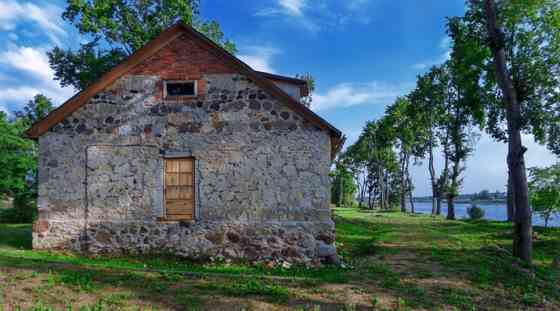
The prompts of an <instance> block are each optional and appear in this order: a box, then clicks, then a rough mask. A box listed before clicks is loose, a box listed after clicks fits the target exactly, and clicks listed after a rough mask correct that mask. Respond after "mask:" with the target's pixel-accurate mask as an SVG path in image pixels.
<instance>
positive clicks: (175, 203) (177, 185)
mask: <svg viewBox="0 0 560 311" xmlns="http://www.w3.org/2000/svg"><path fill="white" fill-rule="evenodd" d="M194 198H195V189H194V159H193V158H181V159H165V214H166V218H167V219H169V220H192V219H194V206H195V205H194Z"/></svg>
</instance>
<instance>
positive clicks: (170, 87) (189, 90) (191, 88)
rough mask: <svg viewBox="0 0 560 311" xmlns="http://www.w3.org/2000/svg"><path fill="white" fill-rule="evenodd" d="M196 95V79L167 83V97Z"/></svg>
mask: <svg viewBox="0 0 560 311" xmlns="http://www.w3.org/2000/svg"><path fill="white" fill-rule="evenodd" d="M170 96H196V82H195V81H179V82H166V83H165V97H170Z"/></svg>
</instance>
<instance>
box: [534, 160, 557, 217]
mask: <svg viewBox="0 0 560 311" xmlns="http://www.w3.org/2000/svg"><path fill="white" fill-rule="evenodd" d="M529 174H530V175H529V176H530V181H529V191H530V199H531V206H532V207H533V211H535V212H536V213H537V214H540V215H541V216H542V217H543V218H544V221H545V227H546V226H548V221H549V219H550V217H551V216H552V215H554V214H557V213H560V164H555V165H552V166H550V167H545V168H538V167H532V168H530V169H529Z"/></svg>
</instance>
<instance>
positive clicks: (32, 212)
mask: <svg viewBox="0 0 560 311" xmlns="http://www.w3.org/2000/svg"><path fill="white" fill-rule="evenodd" d="M36 218H37V206H36V201H35V200H34V199H33V198H31V197H30V196H28V195H17V196H16V197H15V198H14V202H13V207H11V208H6V209H0V223H5V224H29V223H32V222H33V221H35V219H36Z"/></svg>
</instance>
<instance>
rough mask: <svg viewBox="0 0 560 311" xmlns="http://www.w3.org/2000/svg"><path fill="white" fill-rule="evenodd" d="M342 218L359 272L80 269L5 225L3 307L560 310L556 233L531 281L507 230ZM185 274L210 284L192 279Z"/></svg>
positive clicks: (103, 265)
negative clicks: (515, 255) (512, 249)
mask: <svg viewBox="0 0 560 311" xmlns="http://www.w3.org/2000/svg"><path fill="white" fill-rule="evenodd" d="M335 214H336V218H335V220H336V223H337V243H338V248H339V251H340V252H341V254H343V256H344V259H345V261H346V262H348V263H349V264H350V265H351V266H352V269H339V268H322V269H305V268H292V269H269V268H266V267H262V266H252V265H243V264H235V265H233V264H231V265H228V264H224V263H218V264H208V265H201V264H195V263H189V262H185V261H180V260H177V259H174V258H162V257H152V258H85V257H81V256H77V255H73V254H69V253H60V252H39V251H32V250H30V249H29V247H30V226H29V225H0V306H1V305H2V304H3V305H4V306H6V310H11V308H12V307H13V306H21V307H22V309H23V310H27V309H29V308H31V307H35V308H36V309H33V310H50V309H49V308H52V309H53V310H59V309H62V308H65V307H66V306H70V305H72V306H74V307H75V308H74V309H75V310H97V311H100V310H119V309H122V310H143V309H147V310H150V309H157V310H185V309H224V310H227V309H232V308H233V309H243V308H245V309H262V310H275V309H279V310H281V309H302V310H341V309H342V310H344V309H345V310H353V309H358V310H360V309H371V308H372V307H375V308H376V309H379V310H384V309H385V310H408V309H438V310H439V309H449V310H453V309H457V310H478V309H482V310H484V309H490V310H496V309H498V310H499V309H501V310H515V309H526V308H527V309H546V310H555V309H559V310H560V293H559V291H558V287H557V279H558V278H557V277H558V271H556V270H553V269H551V268H549V267H550V264H551V261H552V258H553V257H554V256H557V255H560V248H559V246H560V230H558V229H548V230H546V231H545V230H541V229H539V230H538V239H537V240H536V242H535V258H536V260H535V264H536V268H535V275H536V277H534V278H533V277H532V276H531V273H530V272H529V270H528V269H526V268H525V267H523V265H522V264H520V263H519V262H517V261H515V260H514V259H513V258H512V257H511V256H510V255H509V248H510V243H511V242H510V241H511V236H510V233H511V229H510V228H511V226H510V225H509V224H506V223H499V222H463V221H445V220H443V219H440V218H432V217H429V216H407V215H402V214H400V213H368V212H360V211H358V210H353V209H337V210H335ZM146 269H152V270H151V271H149V272H147V271H145V270H146ZM154 270H161V271H158V272H155V271H154ZM183 272H199V273H207V274H206V275H202V276H200V275H199V276H196V277H193V276H187V277H185V276H184V273H183ZM208 273H210V274H208ZM217 273H219V274H220V275H217ZM247 276H248V277H247ZM271 276H274V278H273V277H271ZM277 277H281V278H277ZM80 307H81V308H82V309H79V308H80ZM0 310H1V308H0Z"/></svg>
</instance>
